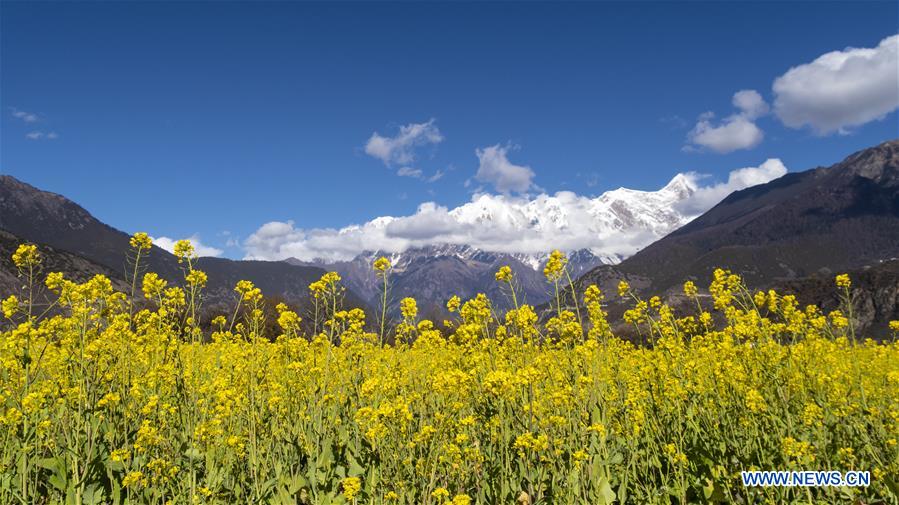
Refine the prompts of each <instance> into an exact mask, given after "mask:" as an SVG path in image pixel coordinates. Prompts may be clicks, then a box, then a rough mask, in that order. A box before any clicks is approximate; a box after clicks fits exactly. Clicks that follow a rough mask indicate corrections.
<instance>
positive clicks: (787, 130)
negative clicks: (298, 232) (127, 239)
mask: <svg viewBox="0 0 899 505" xmlns="http://www.w3.org/2000/svg"><path fill="white" fill-rule="evenodd" d="M897 18H899V7H897V4H896V3H895V2H858V1H856V2H845V3H843V2H824V3H815V4H812V3H810V2H797V3H789V2H747V3H742V2H722V3H704V2H662V3H650V2H630V3H614V2H597V3H590V2H576V3H538V2H526V3H512V2H498V3H467V2H466V3H461V2H458V3H439V2H427V3H413V2H399V3H380V2H365V3H349V2H335V3H328V4H323V3H301V2H272V3H264V2H252V3H249V2H248V3H239V2H228V3H212V2H195V3H175V2H158V3H157V2H140V3H111V2H110V3H107V2H97V3H89V2H71V3H54V2H31V3H16V2H5V1H4V2H3V3H2V4H0V90H2V92H0V105H2V120H0V127H2V130H0V148H2V150H0V172H2V173H6V174H11V175H14V176H16V177H18V178H21V179H23V180H25V181H26V182H29V183H31V184H34V185H36V186H38V187H40V188H43V189H47V190H51V191H54V192H58V193H62V194H64V195H66V196H68V197H69V198H71V199H73V200H75V201H76V202H78V203H80V204H82V205H83V206H85V207H86V208H87V209H88V210H89V211H91V212H92V213H93V214H94V215H96V216H97V217H98V218H99V219H101V220H103V221H105V222H107V223H109V224H110V225H112V226H115V227H117V228H120V229H123V230H125V231H129V232H132V231H138V230H146V231H148V232H150V233H151V234H153V235H154V236H160V235H164V236H168V237H176V238H180V237H186V236H191V235H194V234H198V235H199V236H200V237H201V238H202V241H203V242H204V243H206V244H210V245H212V246H214V247H218V248H221V249H224V250H225V255H227V256H231V257H241V256H242V255H243V254H244V253H243V250H242V249H241V248H240V247H239V246H234V245H233V244H232V246H226V242H227V240H228V237H227V236H225V235H223V232H225V231H228V232H230V233H231V237H237V238H238V239H243V238H245V237H247V236H248V235H250V234H252V233H253V232H254V231H256V230H257V229H258V228H259V227H260V226H261V225H262V224H263V223H266V222H269V221H287V220H292V221H293V222H294V223H295V225H296V226H297V227H298V228H304V229H308V228H320V227H341V226H345V225H347V224H351V223H361V222H364V221H367V220H369V219H371V218H373V217H376V216H382V215H409V214H413V213H415V212H416V208H417V207H418V206H419V204H421V203H422V202H425V201H434V202H437V204H439V205H442V206H447V207H449V208H452V207H455V206H457V205H460V204H463V203H465V202H467V201H469V200H471V198H472V193H473V192H476V191H482V192H494V193H497V192H502V190H503V188H502V187H500V186H497V185H496V184H495V183H494V182H495V181H491V180H489V179H484V178H482V179H475V178H474V176H475V174H476V173H477V172H478V170H479V164H482V163H481V161H479V158H478V156H477V155H476V150H478V149H485V148H489V147H491V146H498V148H499V150H500V151H502V153H503V154H504V155H505V159H506V161H508V162H509V163H510V164H512V165H515V166H517V167H522V166H526V167H529V168H530V170H531V171H532V173H533V176H532V177H530V178H529V181H530V183H531V185H530V186H529V187H528V188H527V189H526V190H524V191H519V190H520V189H521V188H518V189H512V190H510V189H509V188H508V187H506V188H505V190H506V191H507V192H509V191H512V192H519V193H521V192H524V193H529V194H535V193H540V192H544V191H545V192H547V193H549V194H553V193H555V192H557V191H561V190H569V191H574V192H575V193H577V194H580V195H585V196H590V195H597V194H599V193H602V192H603V191H606V190H609V189H614V188H616V187H619V186H625V187H630V188H637V189H657V188H659V187H661V186H663V185H664V184H665V183H666V182H667V181H668V180H669V179H671V177H672V176H673V175H674V174H676V173H678V172H688V171H696V172H701V173H706V174H711V175H712V176H713V177H714V178H717V179H719V180H720V179H726V178H727V174H728V173H729V172H730V171H731V170H734V169H736V168H740V167H747V166H758V165H759V164H761V163H762V162H764V161H765V160H766V159H768V158H779V159H781V160H782V161H783V163H784V164H785V165H786V166H787V167H788V168H789V170H793V171H796V170H804V169H807V168H811V167H813V166H816V165H822V164H831V163H833V162H835V161H838V160H839V159H841V158H842V157H844V156H845V155H847V154H849V153H850V152H852V151H854V150H857V149H860V148H863V147H866V146H869V145H873V144H876V143H878V142H881V141H883V140H886V139H889V138H893V137H896V136H897V124H896V112H895V111H893V112H888V111H889V110H890V109H889V106H887V108H886V109H883V107H884V106H883V104H882V103H880V105H877V104H875V105H873V107H874V109H875V110H874V113H875V114H874V115H876V116H878V118H880V119H866V118H862V119H861V120H858V121H856V122H861V124H857V125H850V126H849V127H840V126H839V125H840V124H843V123H845V122H846V121H851V120H852V119H851V118H850V119H843V117H842V116H841V117H840V118H837V119H836V122H837V124H838V126H837V127H834V126H833V124H828V125H827V126H825V127H824V129H825V130H826V131H822V130H821V128H816V127H815V126H814V124H816V123H814V121H812V122H810V123H807V124H805V125H804V126H803V125H799V126H798V127H790V126H787V125H786V124H785V122H789V121H790V120H784V119H783V118H781V117H780V116H779V115H778V113H777V111H776V110H772V111H771V112H767V113H764V112H762V111H760V110H758V111H756V112H752V113H747V114H743V113H742V112H740V109H738V108H737V107H735V105H734V104H732V97H733V95H734V93H736V92H737V91H739V90H757V92H758V95H759V96H760V97H761V99H762V100H763V101H764V103H765V104H769V105H770V106H771V108H772V109H773V108H774V101H775V98H776V96H775V93H774V92H773V90H772V85H773V82H774V81H775V79H777V78H778V77H779V76H782V75H784V74H785V73H786V72H787V71H788V70H789V69H790V68H791V67H796V66H799V65H803V64H808V63H810V62H812V61H814V60H815V59H816V58H818V57H819V56H821V55H823V54H825V53H827V52H830V51H837V50H844V49H846V48H847V47H850V46H851V47H856V48H876V47H877V46H878V44H879V43H880V42H881V41H882V40H883V39H885V38H886V37H889V36H891V35H895V34H896V33H897ZM794 91H795V86H794ZM868 94H869V95H870V93H868ZM897 94H899V91H897ZM783 95H784V96H787V95H788V93H787V92H786V91H784V92H783ZM866 96H867V95H866ZM787 98H789V97H787ZM793 98H794V99H795V97H793ZM888 98H889V97H888ZM877 107H880V108H881V109H883V110H884V111H887V112H885V114H886V115H885V117H883V116H884V114H877V112H878V110H877ZM707 111H711V112H713V113H714V114H715V115H716V117H715V118H713V119H711V120H709V123H708V126H709V127H710V128H716V127H718V126H721V125H723V124H725V123H726V122H727V121H728V119H727V118H729V117H730V118H736V117H738V116H739V117H740V118H743V117H744V115H745V116H746V117H747V118H748V119H747V122H749V123H751V124H752V125H754V127H755V128H757V130H758V131H760V132H763V138H762V139H755V140H750V141H748V142H744V141H737V143H738V144H739V143H740V142H743V143H744V144H746V143H748V144H751V145H750V146H749V147H746V148H739V149H736V150H733V151H731V152H726V153H722V152H716V149H715V148H710V147H709V145H711V144H709V145H701V144H697V143H696V142H692V143H691V142H690V141H689V136H690V134H691V131H694V132H695V130H693V129H694V128H695V127H696V125H697V122H698V121H699V118H700V115H701V114H703V113H705V112H707ZM825 112H826V111H825ZM815 113H816V112H815V111H812V112H809V114H815ZM846 113H847V112H846V111H836V112H834V114H844V115H845V114H846ZM784 114H786V113H784ZM802 114H803V111H799V112H796V113H795V114H793V116H794V119H793V120H792V121H793V122H796V121H800V122H801V119H795V118H796V117H805V116H802ZM797 115H798V116H797ZM431 120H433V122H432V123H430V126H431V127H432V128H433V129H434V130H435V131H436V132H438V133H437V135H438V138H439V139H440V140H439V142H438V141H436V139H435V137H432V138H431V141H430V142H429V141H427V140H424V141H420V142H419V144H416V145H414V146H413V148H410V149H409V150H408V152H407V154H408V155H409V156H408V157H407V158H409V157H411V158H412V159H405V160H404V159H400V158H401V157H397V156H396V153H393V155H392V156H393V157H392V158H391V157H383V156H382V158H384V159H386V160H387V161H386V162H385V161H384V160H382V159H378V158H377V157H376V156H371V155H370V154H367V152H366V145H367V143H368V141H369V140H370V139H371V138H372V135H373V134H374V133H376V132H377V134H378V135H381V136H383V137H384V138H391V137H394V136H396V135H397V134H398V133H399V131H400V128H401V127H403V126H406V125H413V124H419V125H421V124H427V123H428V122H429V121H431ZM822 121H823V120H822ZM840 121H843V123H840ZM817 124H819V126H820V123H817ZM753 131H754V130H753ZM725 133H726V132H725ZM744 133H747V134H751V133H752V132H744ZM716 145H717V146H718V147H719V148H720V146H721V145H720V144H716ZM685 146H686V148H685ZM729 149H730V148H729V147H725V148H723V150H729ZM482 153H483V151H482ZM400 154H402V153H400ZM403 168H408V169H414V170H420V171H421V174H422V175H421V177H417V178H416V177H408V176H401V175H398V172H400V171H401V169H403ZM407 172H408V170H407ZM438 172H439V173H442V174H443V175H442V177H440V178H439V179H438V180H435V181H428V180H427V179H428V178H429V177H431V176H433V175H434V174H436V173H438Z"/></svg>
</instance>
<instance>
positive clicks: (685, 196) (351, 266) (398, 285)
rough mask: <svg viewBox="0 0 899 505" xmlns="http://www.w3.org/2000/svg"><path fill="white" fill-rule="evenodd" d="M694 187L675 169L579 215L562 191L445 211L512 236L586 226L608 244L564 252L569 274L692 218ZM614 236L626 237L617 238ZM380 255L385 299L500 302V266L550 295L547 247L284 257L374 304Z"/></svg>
mask: <svg viewBox="0 0 899 505" xmlns="http://www.w3.org/2000/svg"><path fill="white" fill-rule="evenodd" d="M696 190H697V187H696V185H695V183H694V182H693V181H692V180H691V179H690V178H689V177H687V176H685V175H683V174H678V175H677V176H675V177H674V178H673V179H672V180H671V181H670V182H669V183H668V184H667V185H666V186H665V187H663V188H662V189H660V190H658V191H639V190H634V189H628V188H619V189H616V190H612V191H607V192H605V193H603V194H602V195H600V196H598V197H596V198H592V199H584V201H583V202H580V205H579V207H583V208H582V209H580V210H582V211H583V212H582V213H583V214H584V215H578V216H574V215H572V213H571V212H568V211H566V209H569V208H570V207H571V206H570V205H565V204H564V203H563V202H561V201H560V198H565V196H561V197H560V196H541V197H540V198H537V199H534V200H530V201H527V202H525V203H521V204H510V203H509V202H507V201H503V204H502V205H498V204H497V203H498V202H497V201H496V200H495V199H493V198H490V197H484V198H477V199H475V200H474V201H472V202H470V203H467V204H465V205H462V206H460V207H457V208H456V209H453V211H451V212H450V217H451V219H453V220H454V221H455V222H456V223H460V224H463V225H464V224H473V223H476V222H477V223H484V222H489V223H492V224H497V225H498V226H499V227H500V228H502V229H504V230H512V233H515V234H518V235H525V234H527V233H541V232H548V231H550V230H552V232H553V233H554V234H557V235H564V234H565V232H566V230H570V229H571V228H572V227H577V226H586V227H588V230H589V233H590V234H592V235H594V236H597V237H605V238H608V240H609V242H610V243H609V247H608V249H605V248H596V249H589V248H581V249H576V250H573V251H570V252H568V253H567V257H568V270H569V274H570V275H571V276H572V277H573V278H577V277H578V276H580V275H581V274H584V273H586V272H587V271H589V270H591V269H592V268H594V267H596V266H598V265H614V264H617V263H619V262H620V261H621V260H622V259H624V258H625V257H627V256H626V255H625V254H624V253H621V252H612V251H628V252H632V251H630V249H632V248H633V249H636V248H638V247H640V246H641V245H645V244H648V243H650V242H652V241H653V240H656V239H658V238H661V237H663V236H665V235H666V234H667V233H669V232H671V231H673V230H675V229H677V228H678V227H679V226H681V225H683V224H685V223H687V222H689V220H690V219H691V218H692V217H693V216H691V215H689V214H688V213H687V211H686V210H685V209H686V207H684V209H683V210H682V208H681V205H680V204H682V203H684V202H686V201H687V200H689V199H690V198H691V197H692V196H693V195H694V194H695V192H696ZM393 222H394V220H393V219H391V218H386V219H383V220H381V221H379V222H377V223H374V224H373V225H374V226H389V225H390V224H391V223H393ZM579 231H580V230H579ZM579 234H580V235H582V233H579ZM622 237H627V240H628V241H634V242H629V243H626V244H625V243H622V242H623V239H622ZM486 242H489V240H487V241H486ZM381 256H384V257H386V258H388V259H389V260H390V262H391V265H392V267H393V268H392V270H391V287H392V289H391V299H392V300H393V301H394V302H396V301H397V300H399V299H401V298H404V297H407V296H409V297H412V298H415V299H416V300H419V304H424V305H425V306H427V307H429V308H435V309H436V308H437V307H441V306H442V305H443V304H444V303H445V302H446V300H447V299H449V298H450V297H451V296H453V295H458V296H460V297H462V298H463V299H465V298H470V297H473V296H475V295H476V294H477V293H486V294H487V295H488V296H490V298H491V299H492V300H494V301H495V302H496V303H497V305H498V306H499V307H500V308H504V307H506V306H507V304H506V302H507V300H506V294H504V293H503V292H502V290H501V289H500V287H499V286H498V285H497V283H496V280H495V278H494V274H495V273H496V271H497V270H498V269H499V267H501V266H504V265H508V266H509V267H510V268H511V269H512V271H513V272H514V274H515V278H516V280H517V285H518V289H519V292H520V294H521V295H522V298H523V299H524V300H527V303H531V304H534V305H537V304H540V303H543V302H545V301H547V300H548V299H549V296H550V286H548V285H547V283H546V279H545V277H544V275H543V267H544V265H545V264H546V260H547V258H548V256H549V251H541V252H540V253H532V254H528V253H506V252H496V251H491V250H489V249H484V248H478V247H473V246H471V245H455V244H440V245H427V246H422V247H410V248H408V249H406V250H404V251H402V252H384V251H365V252H363V253H361V254H359V255H357V256H355V257H354V258H352V259H350V260H345V261H333V260H325V259H316V260H312V261H302V260H299V259H297V258H289V259H287V260H286V261H287V262H288V263H290V264H293V265H301V266H315V267H320V268H325V269H328V270H334V271H337V272H338V273H339V274H340V275H341V277H342V278H343V281H344V282H345V283H346V285H347V286H349V287H350V288H351V289H352V290H353V291H354V292H356V293H357V294H359V295H360V296H362V298H363V299H365V300H368V301H369V303H371V304H372V305H377V303H379V302H378V300H379V297H380V292H381V286H380V285H379V282H378V279H377V278H376V276H375V274H374V272H373V271H372V262H373V261H374V260H375V259H377V258H378V257H381Z"/></svg>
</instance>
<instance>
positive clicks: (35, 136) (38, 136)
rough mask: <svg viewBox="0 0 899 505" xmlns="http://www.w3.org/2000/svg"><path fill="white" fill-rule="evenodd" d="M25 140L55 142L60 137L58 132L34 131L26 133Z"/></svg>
mask: <svg viewBox="0 0 899 505" xmlns="http://www.w3.org/2000/svg"><path fill="white" fill-rule="evenodd" d="M25 138H26V139H28V140H42V139H46V140H55V139H58V138H59V135H58V134H57V133H56V132H47V133H44V132H42V131H33V132H28V133H26V134H25Z"/></svg>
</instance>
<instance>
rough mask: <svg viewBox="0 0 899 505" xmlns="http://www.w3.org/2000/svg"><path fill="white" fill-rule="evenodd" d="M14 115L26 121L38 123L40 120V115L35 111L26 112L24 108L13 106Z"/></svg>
mask: <svg viewBox="0 0 899 505" xmlns="http://www.w3.org/2000/svg"><path fill="white" fill-rule="evenodd" d="M12 117H14V118H16V119H21V120H22V121H25V122H26V123H36V122H38V121H39V120H40V117H38V115H37V114H35V113H33V112H25V111H24V110H19V109H16V108H15V107H13V108H12Z"/></svg>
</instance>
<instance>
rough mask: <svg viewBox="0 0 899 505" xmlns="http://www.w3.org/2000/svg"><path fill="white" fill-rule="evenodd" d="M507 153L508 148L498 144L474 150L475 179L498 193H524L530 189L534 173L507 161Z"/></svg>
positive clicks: (529, 168)
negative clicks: (475, 162) (476, 157)
mask: <svg viewBox="0 0 899 505" xmlns="http://www.w3.org/2000/svg"><path fill="white" fill-rule="evenodd" d="M508 152H509V148H508V147H503V146H500V145H499V144H497V145H494V146H490V147H485V148H483V149H476V150H475V154H476V155H477V156H478V162H479V165H478V172H477V174H475V176H474V177H475V179H477V180H478V181H480V182H483V183H487V184H490V185H492V186H493V187H494V188H495V189H496V190H497V191H499V192H500V193H506V194H508V193H510V192H517V193H524V192H526V191H528V190H530V189H532V188H533V187H534V183H533V179H534V175H535V174H534V171H533V170H531V167H528V166H523V165H516V164H514V163H512V162H511V161H509V158H508Z"/></svg>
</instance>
